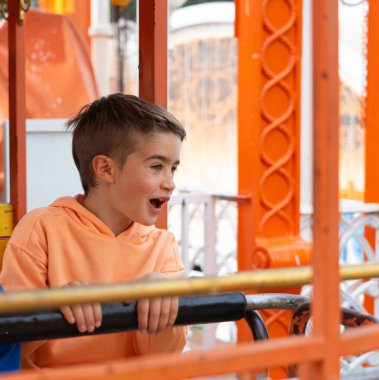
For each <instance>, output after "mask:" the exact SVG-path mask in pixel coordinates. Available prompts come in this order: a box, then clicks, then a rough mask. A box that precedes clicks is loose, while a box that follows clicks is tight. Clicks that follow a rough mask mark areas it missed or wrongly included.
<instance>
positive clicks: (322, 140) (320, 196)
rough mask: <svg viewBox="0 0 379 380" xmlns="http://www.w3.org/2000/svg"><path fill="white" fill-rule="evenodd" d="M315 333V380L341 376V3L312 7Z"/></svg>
mask: <svg viewBox="0 0 379 380" xmlns="http://www.w3.org/2000/svg"><path fill="white" fill-rule="evenodd" d="M312 15H313V23H312V25H313V203H314V213H313V246H314V255H313V266H314V278H313V285H314V291H313V316H314V322H313V332H314V335H315V336H317V337H323V338H325V340H326V341H327V342H328V344H327V346H326V347H325V353H324V358H323V361H322V363H316V364H315V365H313V366H312V368H311V371H310V376H311V378H312V379H332V378H338V376H339V352H338V351H339V350H338V348H339V339H340V332H339V318H340V316H339V305H340V301H339V272H338V258H339V246H338V228H339V196H338V191H339V189H338V152H339V144H338V142H339V139H338V137H339V136H338V131H339V77H338V0H318V1H317V2H313V8H312Z"/></svg>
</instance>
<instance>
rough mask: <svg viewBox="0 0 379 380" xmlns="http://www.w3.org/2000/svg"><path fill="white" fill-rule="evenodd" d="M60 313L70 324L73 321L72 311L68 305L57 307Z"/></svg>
mask: <svg viewBox="0 0 379 380" xmlns="http://www.w3.org/2000/svg"><path fill="white" fill-rule="evenodd" d="M59 310H60V311H61V313H62V314H63V317H64V319H65V320H66V321H67V322H68V323H69V324H70V325H73V324H74V323H75V317H74V314H73V313H72V310H71V307H70V306H68V305H65V306H61V307H60V308H59Z"/></svg>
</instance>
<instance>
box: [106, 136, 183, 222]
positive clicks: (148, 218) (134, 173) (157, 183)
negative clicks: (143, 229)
mask: <svg viewBox="0 0 379 380" xmlns="http://www.w3.org/2000/svg"><path fill="white" fill-rule="evenodd" d="M181 145H182V142H181V140H180V138H179V137H178V136H176V135H175V134H173V133H170V132H167V133H155V134H153V135H148V136H145V135H140V136H139V137H138V143H137V145H136V148H135V150H134V151H133V152H132V153H131V154H129V156H128V157H127V159H126V161H125V163H124V165H123V167H122V168H121V169H120V167H119V166H117V167H116V168H115V175H114V182H113V184H112V186H111V187H110V197H111V202H112V213H114V215H113V217H114V219H115V220H119V221H120V224H121V225H120V227H121V226H122V225H123V224H124V223H126V224H125V225H128V224H130V222H133V221H134V222H137V223H141V224H144V225H152V224H154V223H155V222H156V219H157V217H158V215H159V213H160V211H161V209H162V206H163V204H164V203H165V202H168V200H169V199H170V196H171V194H172V192H173V190H174V188H175V184H174V180H173V175H174V172H175V170H176V168H177V166H178V165H179V160H180V149H181Z"/></svg>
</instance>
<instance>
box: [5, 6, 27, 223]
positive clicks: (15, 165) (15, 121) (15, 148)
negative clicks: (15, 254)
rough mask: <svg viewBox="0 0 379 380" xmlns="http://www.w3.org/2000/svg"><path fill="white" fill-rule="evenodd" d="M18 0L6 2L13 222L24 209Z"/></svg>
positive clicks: (22, 56)
mask: <svg viewBox="0 0 379 380" xmlns="http://www.w3.org/2000/svg"><path fill="white" fill-rule="evenodd" d="M19 7H20V5H19V2H18V1H8V13H9V18H8V46H9V62H8V63H9V64H8V68H9V141H10V147H9V152H10V196H11V203H12V204H13V207H14V222H15V223H17V222H18V221H19V220H20V219H21V217H22V216H23V215H24V214H25V212H26V132H25V46H24V43H25V41H24V26H23V24H22V23H20V19H19V16H20V8H19Z"/></svg>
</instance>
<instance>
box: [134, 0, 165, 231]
mask: <svg viewBox="0 0 379 380" xmlns="http://www.w3.org/2000/svg"><path fill="white" fill-rule="evenodd" d="M167 11H168V10H167V0H143V1H140V2H139V19H138V22H139V96H140V97H141V98H143V99H145V100H147V101H149V102H152V103H155V104H157V105H159V106H161V107H163V108H167ZM157 225H158V226H159V227H160V228H167V206H166V207H165V208H164V210H163V211H162V212H161V214H160V215H159V218H158V222H157Z"/></svg>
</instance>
